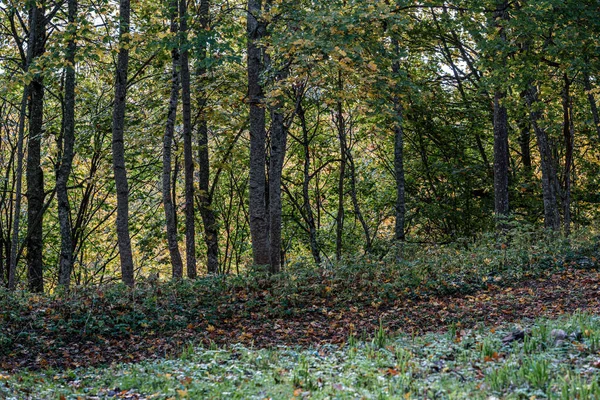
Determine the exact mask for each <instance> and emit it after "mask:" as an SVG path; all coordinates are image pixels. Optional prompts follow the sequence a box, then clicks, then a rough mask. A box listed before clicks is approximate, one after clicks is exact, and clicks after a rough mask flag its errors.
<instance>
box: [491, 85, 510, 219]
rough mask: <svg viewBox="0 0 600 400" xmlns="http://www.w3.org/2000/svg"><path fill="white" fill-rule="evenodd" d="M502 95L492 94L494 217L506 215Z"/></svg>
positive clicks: (505, 120)
mask: <svg viewBox="0 0 600 400" xmlns="http://www.w3.org/2000/svg"><path fill="white" fill-rule="evenodd" d="M503 98H504V93H502V92H500V91H499V90H496V93H495V94H494V206H495V207H494V209H495V212H496V217H504V216H506V215H508V212H509V206H508V116H507V112H506V108H505V107H504V106H503V105H502V104H500V102H501V101H502V99H503Z"/></svg>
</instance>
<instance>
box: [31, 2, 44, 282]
mask: <svg viewBox="0 0 600 400" xmlns="http://www.w3.org/2000/svg"><path fill="white" fill-rule="evenodd" d="M44 12H45V11H44V3H43V2H42V3H37V4H36V5H35V6H33V7H32V9H31V13H30V18H31V26H30V30H31V31H32V32H31V35H30V37H31V39H32V41H31V42H30V46H33V52H32V61H33V62H35V60H36V59H38V58H39V57H40V56H41V55H43V54H44V51H45V49H44V44H45V41H46V18H45V16H44ZM43 123H44V78H43V76H41V75H38V76H35V77H34V78H33V80H32V82H31V84H30V89H29V141H28V143H27V144H28V145H27V277H28V282H29V289H30V290H31V291H32V292H43V291H44V278H43V259H42V251H43V230H42V227H43V224H42V220H43V215H44V172H43V170H42V167H41V150H42V135H43V132H44V130H43Z"/></svg>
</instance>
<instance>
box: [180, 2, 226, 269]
mask: <svg viewBox="0 0 600 400" xmlns="http://www.w3.org/2000/svg"><path fill="white" fill-rule="evenodd" d="M182 2H183V0H182ZM209 6H210V3H209V1H208V0H203V1H202V2H201V3H200V27H201V29H202V30H203V31H204V32H206V31H208V30H209V29H210V25H209ZM206 52H207V45H206V41H205V40H202V41H201V42H200V46H199V49H198V65H199V68H198V72H197V76H198V80H199V82H200V85H201V86H200V88H199V90H198V114H199V115H198V123H197V124H198V169H199V171H198V178H199V179H198V180H199V182H198V183H199V185H198V186H199V189H200V190H199V193H198V197H199V199H200V201H199V203H200V206H199V209H200V215H201V217H202V223H203V225H204V242H205V243H206V266H207V269H208V273H210V274H215V273H217V272H219V238H218V228H217V219H216V216H215V212H214V210H213V207H212V197H213V192H212V190H211V189H210V187H211V185H210V154H209V147H208V144H209V141H208V120H207V117H206V114H207V112H206V111H207V110H206V106H207V101H208V99H207V97H208V93H207V91H206V89H205V88H204V85H205V84H206V82H207V81H206V79H205V78H204V75H205V74H206V73H207V67H206V65H205V64H206V61H207V54H206Z"/></svg>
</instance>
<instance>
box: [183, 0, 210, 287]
mask: <svg viewBox="0 0 600 400" xmlns="http://www.w3.org/2000/svg"><path fill="white" fill-rule="evenodd" d="M205 3H206V1H205ZM201 11H202V9H201ZM187 18H188V12H187V0H180V1H179V21H180V22H179V25H180V32H181V46H182V47H181V103H182V114H183V164H184V176H185V261H186V262H185V263H186V268H187V276H188V278H190V279H195V278H196V275H197V271H196V224H195V218H194V156H193V151H192V150H193V149H192V110H191V100H190V65H189V51H188V41H187V31H188V28H187Z"/></svg>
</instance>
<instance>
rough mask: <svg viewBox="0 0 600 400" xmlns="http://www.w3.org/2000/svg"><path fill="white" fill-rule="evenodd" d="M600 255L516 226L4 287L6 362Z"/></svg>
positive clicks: (582, 239)
mask: <svg viewBox="0 0 600 400" xmlns="http://www.w3.org/2000/svg"><path fill="white" fill-rule="evenodd" d="M597 256H598V240H597V238H590V237H589V235H587V234H585V233H580V234H579V235H573V236H571V237H570V238H569V239H568V240H566V239H562V238H558V237H551V236H548V235H547V234H544V233H541V232H539V231H529V230H527V229H524V228H519V229H517V228H515V229H513V230H512V231H511V233H510V235H509V236H501V237H499V236H495V235H487V236H484V237H482V238H480V239H479V240H477V241H474V242H467V241H464V242H460V243H453V244H451V245H444V246H427V247H424V246H422V245H416V244H408V243H407V244H403V245H401V246H399V247H398V248H395V249H393V250H391V251H390V252H389V253H388V254H387V255H386V256H385V257H383V258H381V259H372V258H370V257H369V256H368V255H367V256H365V257H362V258H361V259H357V260H350V259H347V260H344V263H343V264H340V265H337V266H329V267H322V266H321V267H311V266H309V265H306V264H302V265H299V264H293V265H290V266H289V267H288V268H287V270H286V271H285V272H282V273H281V274H278V275H274V276H269V275H267V274H264V273H260V272H254V273H249V274H246V275H237V276H208V277H204V278H201V279H198V280H195V281H189V280H183V281H178V282H171V281H166V282H154V281H150V280H140V281H139V282H138V284H136V287H135V288H134V289H133V290H131V289H129V288H127V287H125V286H123V285H121V284H112V285H107V286H101V287H75V288H73V289H72V290H70V291H69V292H61V291H55V292H54V293H51V294H47V295H37V294H30V293H26V292H23V291H20V292H15V293H9V292H7V291H4V290H2V289H0V290H1V291H0V355H5V356H6V355H9V354H10V353H11V351H13V349H14V348H15V346H17V345H18V346H20V347H21V348H32V349H33V348H35V347H36V346H39V345H40V337H42V336H43V337H45V338H46V339H48V338H51V340H50V341H51V345H52V346H55V347H57V348H59V347H60V346H61V345H63V344H65V343H68V342H71V341H82V340H92V341H94V340H95V341H99V340H105V339H107V338H120V337H126V336H129V335H132V334H135V335H168V334H170V333H171V332H177V331H179V330H181V329H184V328H189V327H194V328H195V329H210V326H211V325H214V324H216V323H217V321H219V320H223V319H227V318H231V317H234V316H235V317H253V316H254V315H257V314H259V315H260V316H261V318H265V319H270V318H290V317H294V316H299V315H302V316H304V317H305V318H306V314H307V313H309V312H311V311H310V310H311V306H312V305H315V304H327V305H328V306H330V307H332V308H351V307H358V308H360V306H361V305H367V304H374V303H377V304H379V303H385V302H389V301H395V300H398V299H401V298H409V299H418V298H423V297H428V296H438V295H447V294H469V293H472V292H474V291H477V290H478V289H480V288H484V287H487V286H488V285H490V284H493V285H499V286H502V285H510V284H513V283H515V282H518V281H520V280H523V279H529V278H535V277H539V276H542V275H545V274H552V273H554V272H556V271H559V270H561V269H565V268H586V269H587V268H597V266H598V263H597V258H596V257H597ZM47 342H49V341H48V340H47Z"/></svg>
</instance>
